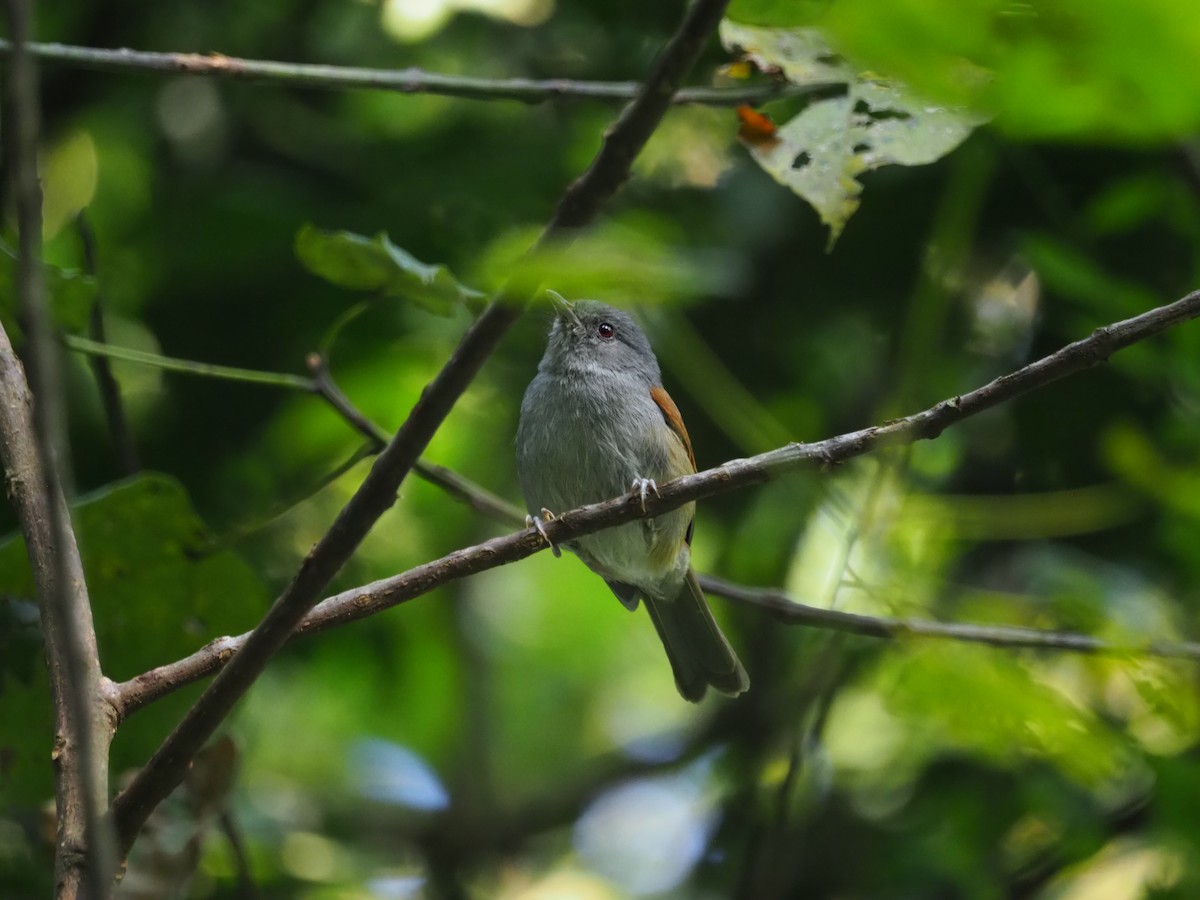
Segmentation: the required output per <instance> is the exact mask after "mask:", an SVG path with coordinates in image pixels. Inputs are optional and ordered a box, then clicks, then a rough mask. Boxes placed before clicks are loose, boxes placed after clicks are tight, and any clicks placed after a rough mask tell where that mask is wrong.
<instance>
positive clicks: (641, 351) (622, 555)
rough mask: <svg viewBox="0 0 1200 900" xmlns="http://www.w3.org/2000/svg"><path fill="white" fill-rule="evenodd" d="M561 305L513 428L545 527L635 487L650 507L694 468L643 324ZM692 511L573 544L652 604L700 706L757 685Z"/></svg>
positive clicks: (609, 577) (630, 603)
mask: <svg viewBox="0 0 1200 900" xmlns="http://www.w3.org/2000/svg"><path fill="white" fill-rule="evenodd" d="M557 306H558V315H557V316H556V318H555V320H554V324H553V326H552V327H551V329H550V338H549V340H548V342H547V344H546V353H545V355H544V356H543V357H542V361H541V363H540V364H539V365H538V372H537V375H536V376H535V377H534V379H533V381H532V382H530V385H529V388H528V389H527V390H526V391H525V399H524V400H523V401H522V403H521V420H520V424H519V425H518V428H517V474H518V477H519V478H520V482H521V491H522V493H523V494H524V495H525V503H526V506H527V507H528V508H529V511H530V513H531V516H530V523H531V525H534V526H535V527H537V528H538V529H539V530H540V529H541V527H542V520H543V519H544V518H550V517H552V515H553V513H552V511H556V512H565V511H566V510H570V509H574V508H575V507H577V506H582V505H584V504H586V503H596V502H599V501H601V500H606V499H608V498H610V497H615V496H618V495H619V494H621V493H623V492H626V491H629V490H634V491H637V492H639V493H640V494H641V497H642V501H643V503H644V502H645V498H646V497H647V496H648V493H653V492H656V491H657V489H658V488H657V482H660V481H661V482H666V481H670V480H671V479H673V478H677V477H679V476H681V475H688V474H691V473H693V472H695V471H696V460H695V457H694V456H693V455H692V445H691V441H690V440H689V438H688V434H687V430H686V429H685V428H684V427H683V420H682V419H681V418H680V415H679V409H678V407H676V406H675V403H674V402H673V401H672V400H671V397H670V396H669V395H668V394H667V392H666V390H664V389H663V386H662V375H661V373H660V372H659V368H658V361H657V360H656V359H655V358H654V351H653V350H651V349H650V342H649V341H648V340H647V339H646V335H645V334H643V333H642V330H641V329H640V328H639V327H638V325H637V323H636V322H634V320H633V319H632V318H630V316H629V315H627V314H626V313H624V312H621V311H620V310H618V309H614V308H613V307H611V306H607V305H605V304H603V303H598V302H596V301H592V300H581V301H579V302H577V303H573V304H568V303H566V302H565V301H561V302H558V303H557ZM694 516H695V504H693V503H689V504H687V505H686V506H682V507H680V508H679V509H675V510H672V511H670V512H667V513H663V514H662V515H660V516H656V517H655V518H653V519H641V520H638V521H635V522H629V523H627V524H625V525H618V526H617V527H615V528H610V529H607V530H605V531H600V532H597V533H595V534H590V535H587V536H585V537H581V538H578V539H576V540H574V541H572V542H571V543H570V544H568V545H566V546H567V549H568V550H571V551H572V552H574V553H575V554H576V555H578V556H579V558H580V559H582V560H583V561H584V563H585V564H586V565H587V567H588V568H589V569H591V570H592V571H593V572H595V573H596V574H597V575H599V576H600V577H601V578H603V579H604V580H605V581H606V582H607V583H608V586H609V587H610V588H612V590H613V593H615V594H616V595H617V597H618V599H620V601H621V603H623V604H624V605H625V606H626V607H627V608H628V609H630V610H635V609H637V605H638V600H639V599H642V600H645V601H646V610H647V611H648V612H649V613H650V619H651V620H652V621H653V622H654V627H655V630H657V631H658V636H659V638H660V639H661V640H662V643H663V647H664V648H665V649H666V651H667V658H668V659H669V660H670V661H671V669H672V671H673V672H674V673H675V685H676V687H678V689H679V693H680V694H681V695H682V696H683V697H684V699H687V700H691V701H693V702H697V701H699V700H700V699H701V698H702V697H703V696H704V694H705V691H706V690H707V688H708V686H709V685H711V686H712V687H713V688H715V689H716V690H718V691H720V692H721V693H723V694H729V695H730V696H737V695H738V694H740V693H742V692H743V691H745V690H746V689H747V688H748V687H749V686H750V681H749V679H748V678H747V677H746V671H745V669H743V668H742V664H741V662H739V660H738V658H737V654H736V653H734V651H733V648H732V647H731V646H730V645H729V641H727V640H726V639H725V635H723V634H722V633H721V629H720V628H719V627H717V623H716V621H714V619H713V615H712V612H711V610H709V608H708V603H707V602H706V601H705V599H704V594H703V592H702V591H701V590H700V585H699V584H698V583H697V581H696V574H695V572H693V571H692V567H691V549H690V544H691V541H692V524H693V518H694Z"/></svg>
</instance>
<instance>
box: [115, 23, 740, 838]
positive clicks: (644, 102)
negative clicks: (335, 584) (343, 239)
mask: <svg viewBox="0 0 1200 900" xmlns="http://www.w3.org/2000/svg"><path fill="white" fill-rule="evenodd" d="M726 2H727V0H694V2H693V3H692V5H691V6H690V7H689V9H688V11H687V14H686V15H685V16H684V20H683V23H682V25H681V26H680V29H679V31H678V32H677V33H676V34H675V35H674V36H673V37H672V38H671V40H670V41H668V43H667V45H666V47H665V48H664V50H663V52H662V54H661V55H660V57H659V59H658V60H657V61H656V63H655V65H654V67H653V69H652V71H651V73H650V75H649V76H648V77H647V79H646V82H645V83H644V84H643V85H642V87H641V89H640V90H639V92H638V95H637V97H636V99H635V100H634V101H633V102H632V103H631V104H630V105H629V106H628V107H627V108H626V109H625V111H624V112H623V113H622V115H621V116H620V117H619V119H618V120H617V122H616V124H615V125H614V126H613V128H612V129H611V130H610V131H609V132H608V135H607V137H606V138H605V141H604V143H603V145H602V147H601V150H600V152H599V154H598V155H597V157H596V159H595V160H594V161H593V163H592V165H591V167H590V168H589V169H588V170H587V172H585V173H584V174H583V176H581V177H580V179H579V180H578V181H576V182H575V183H574V184H572V185H571V186H570V187H569V188H568V189H567V190H566V192H564V194H563V199H562V200H561V201H560V203H559V206H558V208H557V210H556V212H555V215H554V217H553V219H552V220H551V222H550V224H549V225H548V226H547V228H546V230H545V232H544V233H543V241H545V240H549V239H554V238H557V237H560V236H562V233H563V232H564V231H566V230H568V229H576V228H581V227H583V226H585V225H587V224H589V223H590V222H591V221H592V219H593V218H594V217H595V215H596V213H597V212H598V211H599V209H600V207H601V205H602V204H603V203H604V202H605V201H607V200H608V199H609V198H610V197H611V196H612V195H613V194H614V193H615V192H616V191H617V189H618V188H619V187H620V186H621V184H622V183H623V178H624V177H625V176H627V175H628V172H629V168H630V166H631V165H632V162H633V159H634V157H635V156H636V155H637V153H638V152H639V150H640V149H641V147H642V146H643V145H644V144H645V142H646V140H648V139H649V137H650V135H651V133H653V131H654V128H655V127H656V126H657V124H658V123H659V122H660V121H661V120H662V117H663V115H664V114H665V112H666V110H667V107H668V105H669V103H670V99H671V96H672V95H673V94H674V93H675V91H676V90H677V89H678V88H679V85H680V83H681V81H682V80H683V77H684V75H686V74H687V72H688V70H690V69H691V67H692V65H693V64H694V63H695V61H696V59H697V58H698V57H699V55H700V53H701V51H702V49H703V48H704V46H705V44H706V43H707V42H708V39H709V38H710V37H711V35H712V33H713V31H715V30H716V27H717V24H718V23H719V22H720V19H721V16H722V14H723V13H724V10H725V6H726ZM520 312H521V310H520V308H518V307H516V306H514V305H511V304H509V303H503V302H499V301H494V302H493V303H492V304H490V305H489V306H488V308H487V309H486V310H485V311H484V312H483V313H482V314H481V315H480V317H479V318H478V319H477V320H476V321H475V323H474V324H473V325H472V326H471V327H470V328H469V329H468V331H467V333H466V335H465V336H464V337H463V339H462V341H461V342H460V343H459V346H458V348H457V349H456V350H455V351H454V353H453V354H452V356H451V357H450V359H449V361H448V362H447V363H446V364H445V365H444V366H443V368H442V370H441V371H440V372H439V373H438V374H437V376H435V378H434V379H433V381H431V382H430V383H429V385H428V386H426V388H425V390H424V392H423V393H422V395H421V397H420V399H419V400H418V401H417V404H416V406H414V407H413V409H412V411H411V412H410V413H409V416H408V418H407V419H406V420H405V422H404V424H403V425H402V426H401V427H400V429H399V431H397V432H396V435H395V436H394V437H393V438H392V440H391V441H390V443H389V444H388V446H387V447H386V448H385V449H384V451H383V452H382V453H381V454H380V456H379V458H378V459H377V460H376V462H375V465H374V466H373V467H372V469H371V471H370V472H369V473H368V475H367V477H366V478H365V479H364V481H363V483H362V485H361V486H360V487H359V489H358V491H356V492H355V494H354V496H353V497H351V498H350V501H349V502H348V503H347V504H346V506H345V507H344V508H343V509H342V511H341V512H340V513H339V514H338V516H337V518H336V519H335V520H334V522H333V525H332V526H331V527H330V529H329V531H328V532H327V533H326V534H325V535H324V536H323V537H322V538H321V540H320V541H318V543H317V545H316V546H315V547H314V548H313V549H312V550H311V551H310V552H309V554H308V556H307V557H306V558H305V560H304V562H303V563H302V564H301V566H300V570H299V571H298V572H297V573H296V576H295V578H293V580H292V582H291V584H289V585H288V587H287V588H286V589H285V590H284V592H283V594H281V595H280V597H279V598H278V599H277V600H276V601H275V603H274V605H273V606H272V607H271V609H270V610H269V611H268V612H267V614H266V616H265V617H264V618H263V620H262V621H261V622H260V623H259V625H258V627H257V628H255V629H254V631H253V632H251V633H250V636H249V637H248V638H247V639H246V641H245V643H244V644H243V645H242V649H241V651H240V652H238V653H237V654H235V656H234V657H233V659H232V660H230V661H229V663H228V664H227V665H226V666H225V668H224V669H223V670H222V671H221V673H220V674H219V675H218V676H217V678H216V679H215V680H214V681H213V683H212V684H211V685H209V687H208V689H207V690H206V691H205V692H204V693H203V694H202V695H201V696H200V698H199V699H198V700H197V701H196V703H195V704H194V705H193V706H192V708H191V709H189V710H188V712H187V714H186V715H185V716H184V718H183V720H182V721H181V722H180V723H179V725H178V726H176V728H175V730H174V731H172V732H171V734H170V735H169V736H168V737H167V739H166V740H165V741H164V742H163V744H162V746H160V747H159V749H158V750H157V751H156V752H155V754H154V755H153V756H152V757H151V759H150V760H149V762H147V764H146V766H145V767H144V768H143V769H142V770H141V771H140V772H139V773H138V774H137V775H136V776H135V777H134V779H133V781H132V782H131V783H130V784H129V786H128V787H127V788H126V789H125V790H124V791H122V792H121V794H119V795H118V796H117V798H116V799H115V800H114V801H113V820H114V822H115V824H116V828H117V834H118V838H119V842H120V846H121V848H122V849H127V848H128V847H129V846H130V845H131V844H132V843H133V841H134V839H135V838H136V836H137V833H138V831H140V830H141V827H142V824H143V823H144V822H145V821H146V817H147V816H149V814H150V812H151V811H152V810H153V809H154V808H155V806H157V805H158V803H159V802H161V801H162V800H163V799H164V798H165V797H166V796H167V795H168V794H169V793H170V792H171V791H172V790H173V789H174V787H175V786H176V785H177V784H178V783H179V781H180V780H181V779H182V777H183V775H184V773H185V772H186V771H187V767H188V765H189V763H190V762H191V759H192V758H193V756H194V755H195V754H196V752H197V750H199V749H200V747H202V746H203V744H204V742H205V741H206V740H208V738H209V737H210V736H211V735H212V734H213V732H214V731H215V730H216V729H217V727H218V726H219V725H220V724H221V722H222V721H224V719H225V718H226V716H228V715H229V713H230V712H231V711H232V709H233V707H234V704H235V703H237V701H238V700H239V699H240V698H241V696H242V695H243V694H244V693H245V692H246V691H247V690H248V689H249V687H250V685H251V684H253V683H254V681H255V679H257V678H258V676H259V675H260V674H261V673H262V670H263V669H264V668H265V667H266V665H267V662H268V661H269V660H270V658H271V657H272V656H273V655H274V654H275V653H276V652H277V651H278V650H279V648H280V647H282V646H283V644H284V643H285V642H286V641H287V640H288V638H289V637H291V635H292V633H293V631H294V630H295V629H296V626H297V625H299V623H300V621H301V620H302V619H303V618H304V617H305V615H306V614H307V613H308V612H309V611H311V609H312V608H313V606H314V605H315V604H316V603H317V601H318V599H319V598H320V596H321V592H322V591H323V590H324V589H325V587H326V586H327V585H328V584H329V582H330V580H331V579H332V578H333V576H334V575H335V574H336V573H337V572H338V571H339V570H340V569H341V567H342V566H343V565H344V564H345V563H346V561H347V560H348V559H349V558H350V556H351V554H353V553H354V551H355V550H356V549H357V547H358V545H359V544H360V543H361V542H362V540H363V538H364V537H366V535H367V533H368V532H369V531H370V529H371V527H372V526H373V525H374V523H375V522H376V520H378V518H379V517H380V516H381V515H382V514H383V513H384V512H385V511H386V510H387V509H388V508H389V507H390V506H391V505H392V504H393V503H394V502H395V498H396V492H397V490H398V489H399V487H400V483H401V481H403V479H404V477H405V476H406V475H407V474H408V472H409V471H410V470H411V469H412V468H413V466H414V465H415V464H416V462H417V460H418V459H419V458H420V455H421V453H422V452H423V451H424V449H425V448H426V446H428V444H429V441H430V440H431V439H432V437H433V435H434V433H435V432H436V431H437V429H438V428H439V427H440V425H441V423H442V422H443V420H444V419H445V418H446V416H447V415H448V414H449V412H450V410H451V408H452V407H453V406H454V404H455V402H456V401H457V400H458V398H459V397H460V396H461V395H462V393H463V392H464V391H465V390H466V389H467V387H468V386H469V385H470V383H471V382H472V381H473V380H474V378H475V376H476V375H477V374H478V372H479V370H480V369H481V368H482V367H483V364H484V362H485V361H486V360H487V359H488V357H490V356H491V354H492V352H493V351H494V350H495V348H496V347H497V345H498V344H499V342H500V339H501V338H502V337H503V336H504V335H505V333H506V332H507V331H508V329H509V328H510V327H511V326H512V324H513V323H514V322H515V321H516V320H517V318H518V317H519V315H520ZM533 549H534V548H533V547H530V552H532V550H533Z"/></svg>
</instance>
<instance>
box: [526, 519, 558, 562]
mask: <svg viewBox="0 0 1200 900" xmlns="http://www.w3.org/2000/svg"><path fill="white" fill-rule="evenodd" d="M553 520H554V513H552V512H550V510H548V509H546V507H544V506H543V507H542V508H541V511H540V512H539V514H538V515H536V516H526V517H525V527H526V528H532V529H533V530H534V531H536V532H537V533H538V534H540V535H541V536H542V540H543V541H545V542H546V546H548V547H549V548H550V552H551V553H553V554H554V556H555V557H556V558H557V557H560V556H562V551H561V550H559V549H558V546H557V545H556V544H555V543H554V541H552V540H550V535H548V534H546V523H547V522H551V521H553Z"/></svg>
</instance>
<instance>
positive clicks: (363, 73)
mask: <svg viewBox="0 0 1200 900" xmlns="http://www.w3.org/2000/svg"><path fill="white" fill-rule="evenodd" d="M28 46H29V51H30V53H32V54H33V55H34V56H36V57H38V58H39V59H42V60H45V61H46V62H53V63H60V64H63V65H68V66H76V67H78V68H82V69H91V70H95V71H101V72H105V71H107V72H162V73H168V74H178V75H207V76H211V77H215V78H228V79H231V80H240V81H253V82H258V83H266V84H277V85H283V86H292V87H310V88H321V89H334V90H338V89H342V90H344V89H354V88H358V89H364V90H380V91H396V92H398V93H403V94H437V95H440V96H443V97H458V98H460V99H465V100H515V101H518V102H521V103H545V102H547V101H551V100H557V101H562V100H574V101H579V100H602V101H610V102H611V101H629V100H632V99H633V98H634V97H636V96H637V93H638V88H639V85H638V83H637V82H634V81H574V80H571V79H567V78H552V79H542V80H536V79H531V78H472V77H470V76H463V75H442V74H440V73H438V72H427V71H425V70H423V69H416V68H408V69H365V68H359V67H352V66H329V65H312V64H306V63H287V62H275V61H271V60H260V59H240V58H238V57H236V56H225V55H224V54H222V53H153V52H145V51H140V50H128V49H120V50H108V49H104V48H100V47H76V46H72V45H70V44H50V43H47V44H29V45H28ZM11 53H12V44H11V43H9V42H8V41H4V40H0V56H8V55H10V54H11ZM840 86H842V83H841V82H831V83H830V84H812V85H796V84H789V83H788V82H786V81H774V82H769V83H767V84H756V85H747V86H745V87H729V88H702V87H693V88H683V89H681V90H675V88H678V85H677V84H676V85H675V86H674V87H673V91H674V96H673V97H672V98H671V102H672V103H674V104H703V105H706V106H739V105H741V104H743V103H748V104H752V105H753V104H758V103H765V102H767V101H768V100H777V99H779V98H781V97H795V96H800V95H802V94H810V93H813V92H814V91H818V90H826V89H828V88H831V87H840Z"/></svg>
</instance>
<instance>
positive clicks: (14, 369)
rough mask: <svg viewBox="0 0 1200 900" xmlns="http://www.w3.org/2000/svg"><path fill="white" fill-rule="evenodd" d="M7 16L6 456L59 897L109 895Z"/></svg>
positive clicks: (102, 749) (35, 187) (26, 61)
mask: <svg viewBox="0 0 1200 900" xmlns="http://www.w3.org/2000/svg"><path fill="white" fill-rule="evenodd" d="M7 13H8V24H9V29H10V32H11V34H12V36H13V52H12V54H11V56H10V59H9V65H8V69H9V71H8V73H7V75H8V78H7V79H6V82H7V83H6V88H7V90H8V92H9V98H8V100H9V103H8V108H9V109H10V110H11V111H12V116H11V120H10V121H6V123H5V129H4V130H5V140H6V142H7V146H6V150H7V152H8V154H9V156H10V159H11V160H12V177H13V188H14V193H15V195H16V207H17V230H18V245H19V253H18V257H17V274H16V284H15V288H16V293H17V297H18V299H19V301H20V309H21V315H22V318H23V325H24V328H25V332H26V338H27V348H26V349H27V354H28V359H29V361H30V376H31V377H30V380H29V382H27V381H26V378H25V373H24V371H23V369H22V367H21V364H20V361H19V360H18V359H17V357H16V354H15V352H14V351H13V348H12V345H11V343H10V342H9V339H8V335H7V334H6V333H5V332H4V330H3V328H0V458H2V459H3V462H4V467H5V473H6V476H7V482H8V491H9V494H10V495H11V496H12V498H13V502H14V504H15V506H16V509H17V515H18V518H19V519H20V522H21V531H22V533H23V534H24V536H25V546H26V549H27V552H28V554H29V561H30V565H31V567H32V569H33V574H34V579H35V581H36V584H37V589H38V607H39V610H40V613H41V620H42V635H43V640H44V642H45V648H46V663H47V667H48V669H49V675H50V688H51V694H52V698H53V703H54V720H55V738H54V743H55V746H54V753H53V754H52V758H53V759H54V760H55V767H56V778H55V803H56V807H57V813H58V818H57V823H58V824H57V828H58V834H57V846H56V848H55V882H56V896H57V897H59V898H75V897H77V896H80V894H81V893H82V892H83V890H84V889H85V886H86V888H87V892H88V893H89V894H90V896H91V897H93V898H94V900H101V898H103V897H107V896H108V894H109V892H110V891H109V885H110V883H111V882H110V881H109V872H110V871H111V870H112V866H113V862H112V857H113V853H112V839H111V834H110V832H109V830H108V827H107V824H106V823H105V822H104V820H103V814H104V810H105V808H106V806H107V801H108V745H109V740H110V739H111V737H112V728H113V727H114V725H113V722H112V720H111V719H110V718H107V717H106V716H105V701H104V700H103V698H102V696H101V690H102V676H101V673H100V658H99V654H98V652H97V649H96V633H95V630H94V628H93V625H92V610H91V606H90V605H89V603H88V595H87V585H86V583H85V581H84V577H83V566H82V565H81V563H80V559H79V550H78V548H77V547H76V544H75V535H74V533H73V532H72V530H71V520H70V516H69V514H68V512H67V504H66V500H65V498H64V492H63V479H62V474H61V472H60V471H59V461H60V459H62V458H63V457H64V456H65V452H64V450H65V439H64V437H63V435H64V430H65V429H64V427H63V422H62V418H63V417H62V412H61V406H60V397H61V395H60V389H59V380H58V375H59V373H58V359H57V355H56V350H57V345H56V344H55V342H54V338H53V335H52V333H51V325H50V313H49V309H48V304H47V302H46V286H45V276H44V273H43V269H42V260H41V252H42V244H41V235H42V192H41V186H40V184H39V182H38V173H37V152H38V128H39V121H38V119H39V115H38V84H37V70H36V68H35V65H34V62H33V59H32V57H31V56H30V55H29V54H28V52H27V50H26V42H27V40H28V38H29V35H30V33H31V32H32V27H33V23H32V10H31V4H30V3H29V0H9V2H8V3H7ZM30 382H31V383H32V391H31V390H30Z"/></svg>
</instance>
